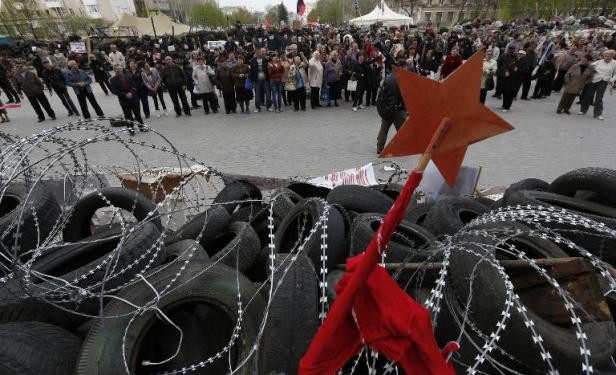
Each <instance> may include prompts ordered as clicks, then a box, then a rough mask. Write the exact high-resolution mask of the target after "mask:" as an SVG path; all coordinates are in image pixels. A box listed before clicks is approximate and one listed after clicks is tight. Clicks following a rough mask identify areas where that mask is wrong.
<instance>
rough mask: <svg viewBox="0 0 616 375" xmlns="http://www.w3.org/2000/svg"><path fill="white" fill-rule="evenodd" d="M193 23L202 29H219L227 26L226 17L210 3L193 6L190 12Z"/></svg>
mask: <svg viewBox="0 0 616 375" xmlns="http://www.w3.org/2000/svg"><path fill="white" fill-rule="evenodd" d="M190 18H191V20H192V21H193V23H195V24H197V25H201V26H203V27H219V26H226V25H227V17H225V15H224V13H223V12H222V11H221V10H220V8H218V6H216V4H212V3H202V4H195V5H193V7H192V10H191V12H190Z"/></svg>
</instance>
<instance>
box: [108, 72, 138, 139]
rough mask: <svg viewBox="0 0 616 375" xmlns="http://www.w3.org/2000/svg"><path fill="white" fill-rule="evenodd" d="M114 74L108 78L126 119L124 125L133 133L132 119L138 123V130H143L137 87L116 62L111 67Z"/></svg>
mask: <svg viewBox="0 0 616 375" xmlns="http://www.w3.org/2000/svg"><path fill="white" fill-rule="evenodd" d="M113 71H114V72H115V76H114V77H113V78H111V80H109V84H110V85H111V92H112V93H113V94H114V95H116V96H117V97H118V100H119V101H120V107H122V112H123V113H124V118H125V119H126V120H128V121H127V123H126V127H127V128H128V132H129V134H130V135H135V129H134V128H135V127H134V124H133V121H135V120H136V121H137V122H138V123H139V130H141V131H145V129H144V128H143V119H142V118H141V113H140V111H139V94H138V93H137V91H138V87H137V84H136V83H135V81H134V80H133V78H132V77H131V76H128V75H125V74H124V68H122V65H120V64H117V65H115V66H114V67H113Z"/></svg>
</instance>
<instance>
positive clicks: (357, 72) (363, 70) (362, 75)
mask: <svg viewBox="0 0 616 375" xmlns="http://www.w3.org/2000/svg"><path fill="white" fill-rule="evenodd" d="M369 75H370V66H369V65H368V62H366V61H364V62H363V63H361V64H359V63H357V64H355V65H354V66H353V74H352V78H353V79H356V80H357V90H358V91H359V90H365V89H366V88H367V87H368V79H369Z"/></svg>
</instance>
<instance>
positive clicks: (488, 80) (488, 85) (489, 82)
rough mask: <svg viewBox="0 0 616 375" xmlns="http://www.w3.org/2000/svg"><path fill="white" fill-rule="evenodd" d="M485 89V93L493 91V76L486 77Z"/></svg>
mask: <svg viewBox="0 0 616 375" xmlns="http://www.w3.org/2000/svg"><path fill="white" fill-rule="evenodd" d="M485 89H486V91H492V90H494V76H492V75H491V74H490V75H489V76H488V78H486V84H485Z"/></svg>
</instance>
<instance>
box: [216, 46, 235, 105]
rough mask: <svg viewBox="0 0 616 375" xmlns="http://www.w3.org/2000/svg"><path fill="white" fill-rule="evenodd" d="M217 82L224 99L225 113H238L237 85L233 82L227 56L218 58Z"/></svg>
mask: <svg viewBox="0 0 616 375" xmlns="http://www.w3.org/2000/svg"><path fill="white" fill-rule="evenodd" d="M236 63H237V62H236ZM216 82H217V84H218V88H219V89H220V90H221V91H222V98H223V101H224V103H225V112H226V113H227V114H231V113H237V103H236V102H235V84H234V82H233V75H232V73H231V67H229V64H227V59H225V55H220V57H219V58H218V67H217V68H216Z"/></svg>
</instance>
